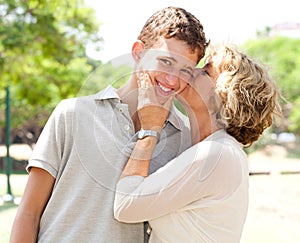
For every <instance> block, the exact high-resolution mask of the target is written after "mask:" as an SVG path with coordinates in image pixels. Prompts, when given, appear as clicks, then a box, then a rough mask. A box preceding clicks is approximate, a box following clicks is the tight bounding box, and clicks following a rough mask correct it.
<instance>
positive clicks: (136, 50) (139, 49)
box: [131, 40, 144, 62]
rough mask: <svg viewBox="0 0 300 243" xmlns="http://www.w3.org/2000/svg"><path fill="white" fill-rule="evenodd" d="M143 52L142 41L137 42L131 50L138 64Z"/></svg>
mask: <svg viewBox="0 0 300 243" xmlns="http://www.w3.org/2000/svg"><path fill="white" fill-rule="evenodd" d="M143 51H144V43H143V42H142V41H140V40H137V41H135V42H134V44H133V46H132V49H131V55H132V57H133V59H134V60H135V61H136V62H138V61H139V60H140V58H141V54H142V52H143Z"/></svg>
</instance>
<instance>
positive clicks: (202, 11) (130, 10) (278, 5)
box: [85, 0, 300, 62]
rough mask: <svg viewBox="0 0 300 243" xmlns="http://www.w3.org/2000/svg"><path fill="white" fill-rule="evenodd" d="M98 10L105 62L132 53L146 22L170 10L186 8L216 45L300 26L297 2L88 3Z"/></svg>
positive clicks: (114, 0)
mask: <svg viewBox="0 0 300 243" xmlns="http://www.w3.org/2000/svg"><path fill="white" fill-rule="evenodd" d="M85 1H86V4H87V5H88V6H90V7H92V8H94V9H95V10H96V13H97V19H98V20H99V22H101V23H102V26H101V27H100V35H101V36H102V37H103V39H104V43H103V50H102V51H100V53H98V54H97V57H98V58H99V59H101V60H102V61H103V62H106V61H109V60H112V59H114V58H116V57H118V56H120V55H123V54H128V53H130V51H131V47H132V44H133V42H134V41H135V40H136V38H137V36H138V34H139V32H140V30H141V28H142V27H143V25H144V23H145V22H146V20H147V19H148V18H149V17H150V16H151V15H152V14H153V13H154V12H156V11H157V10H159V9H162V8H164V7H167V6H171V5H172V6H178V7H183V8H185V9H186V10H187V11H189V12H191V13H192V14H194V15H195V16H196V17H197V18H198V19H199V20H200V21H201V22H202V24H203V26H204V31H205V33H206V36H207V38H209V39H210V40H211V41H212V43H218V42H222V41H231V42H234V43H236V44H241V43H243V42H244V41H246V40H248V39H250V38H252V37H255V33H256V30H257V29H258V30H263V29H264V28H265V27H266V26H270V27H271V26H273V25H275V24H278V23H284V22H297V23H300V14H299V8H298V7H297V4H296V3H297V1H296V0H284V1H274V0H247V1H245V0H225V1H224V0H219V1H216V0H215V1H214V0H202V1H201V0H173V1H170V0H151V1H150V0H149V1H145V0H119V1H118V0H107V1H96V0H85Z"/></svg>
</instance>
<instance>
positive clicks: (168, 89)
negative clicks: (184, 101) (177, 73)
mask: <svg viewBox="0 0 300 243" xmlns="http://www.w3.org/2000/svg"><path fill="white" fill-rule="evenodd" d="M158 86H159V87H160V88H161V89H162V90H163V91H164V92H170V91H171V89H170V88H167V87H165V86H162V84H160V83H158Z"/></svg>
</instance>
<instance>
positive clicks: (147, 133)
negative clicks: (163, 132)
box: [137, 129, 159, 139]
mask: <svg viewBox="0 0 300 243" xmlns="http://www.w3.org/2000/svg"><path fill="white" fill-rule="evenodd" d="M149 136H150V137H157V139H159V132H157V131H154V130H144V129H141V130H139V131H138V133H137V138H138V139H143V138H145V137H149Z"/></svg>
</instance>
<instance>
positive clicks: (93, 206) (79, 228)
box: [27, 86, 191, 243]
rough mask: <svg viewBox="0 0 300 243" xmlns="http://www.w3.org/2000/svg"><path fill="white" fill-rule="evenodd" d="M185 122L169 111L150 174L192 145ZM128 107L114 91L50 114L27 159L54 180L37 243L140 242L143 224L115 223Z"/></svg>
mask: <svg viewBox="0 0 300 243" xmlns="http://www.w3.org/2000/svg"><path fill="white" fill-rule="evenodd" d="M188 124H189V123H188V120H187V118H186V117H185V116H183V115H182V114H181V113H180V112H179V111H178V110H176V108H175V107H173V108H172V109H171V112H170V116H169V119H168V122H167V123H166V126H165V127H164V129H163V132H162V134H161V137H160V140H159V143H158V144H157V147H156V150H155V152H154V156H153V159H152V161H151V167H150V170H151V173H152V172H154V171H155V170H156V169H158V168H160V167H161V166H162V165H164V164H165V163H166V162H168V161H170V160H171V159H173V158H174V157H175V156H177V155H179V154H180V153H181V152H182V151H184V150H185V149H187V148H188V147H189V146H190V145H191V141H190V135H189V130H188ZM135 141H136V136H135V131H134V126H133V123H132V120H131V117H130V115H129V112H128V107H127V104H123V103H122V102H121V100H120V99H119V97H118V95H117V93H116V92H115V90H114V88H113V87H111V86H108V87H107V88H106V89H104V90H102V91H100V92H99V93H97V94H95V95H91V96H85V97H79V98H72V99H66V100H63V101H61V102H60V103H59V105H58V106H57V107H56V108H55V110H54V111H53V113H52V114H51V116H50V118H49V120H48V122H47V124H46V126H45V128H44V130H43V132H42V134H41V136H40V138H39V140H38V142H37V144H36V147H35V149H34V151H33V154H32V156H31V158H30V160H29V164H28V167H27V168H28V170H29V169H30V167H33V166H34V167H39V168H43V169H45V170H46V171H48V172H49V173H50V174H51V175H52V176H53V177H55V178H56V182H55V185H54V188H53V192H52V195H51V198H50V200H49V202H48V205H47V207H46V208H45V211H44V213H43V216H42V218H41V222H40V231H39V236H38V238H39V241H40V242H43V243H44V242H114V243H117V242H120V243H121V242H122V243H126V242H128V243H134V242H137V243H139V242H143V224H126V223H120V222H118V221H117V220H115V219H114V216H113V203H114V196H115V187H116V184H117V181H118V179H119V176H120V173H121V171H122V169H123V167H124V164H125V163H126V162H127V160H128V157H129V156H130V153H131V151H132V149H133V147H134V145H135Z"/></svg>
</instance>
